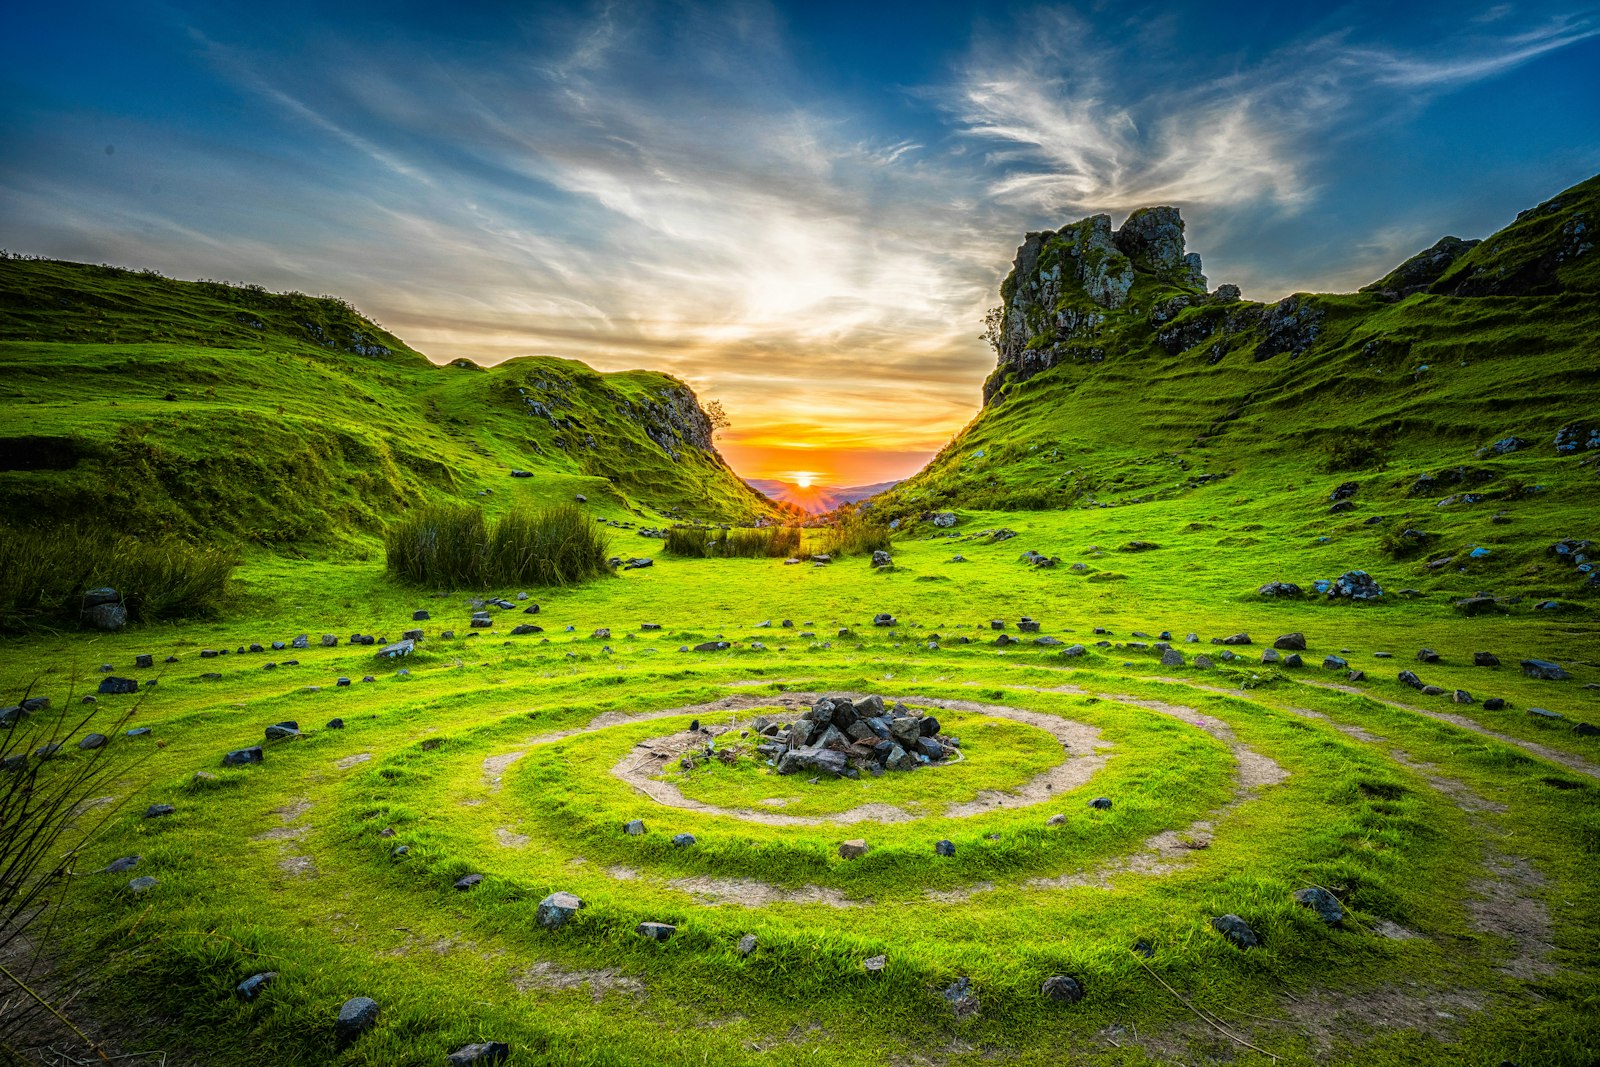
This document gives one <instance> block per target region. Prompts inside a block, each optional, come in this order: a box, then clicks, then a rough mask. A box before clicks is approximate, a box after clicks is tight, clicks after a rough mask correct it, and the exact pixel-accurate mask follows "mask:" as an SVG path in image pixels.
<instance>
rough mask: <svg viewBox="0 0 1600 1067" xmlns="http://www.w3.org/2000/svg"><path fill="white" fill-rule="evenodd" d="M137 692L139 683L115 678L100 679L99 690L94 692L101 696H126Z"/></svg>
mask: <svg viewBox="0 0 1600 1067" xmlns="http://www.w3.org/2000/svg"><path fill="white" fill-rule="evenodd" d="M138 691H139V683H138V682H136V681H134V680H133V679H132V678H117V677H115V676H113V677H110V678H102V679H100V688H99V689H98V690H96V692H98V693H100V695H102V696H106V695H111V696H126V695H128V694H129V693H137V692H138Z"/></svg>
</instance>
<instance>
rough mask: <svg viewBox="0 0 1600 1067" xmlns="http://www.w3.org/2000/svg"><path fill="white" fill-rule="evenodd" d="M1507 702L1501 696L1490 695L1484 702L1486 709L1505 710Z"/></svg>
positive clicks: (1484, 708)
mask: <svg viewBox="0 0 1600 1067" xmlns="http://www.w3.org/2000/svg"><path fill="white" fill-rule="evenodd" d="M1505 707H1506V702H1505V700H1504V699H1502V698H1500V697H1490V698H1489V699H1488V700H1485V701H1484V702H1483V710H1484V711H1504V710H1505Z"/></svg>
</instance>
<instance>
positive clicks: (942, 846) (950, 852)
mask: <svg viewBox="0 0 1600 1067" xmlns="http://www.w3.org/2000/svg"><path fill="white" fill-rule="evenodd" d="M933 852H934V855H936V856H954V855H955V854H956V846H955V842H953V841H950V840H944V841H935V842H934V843H933Z"/></svg>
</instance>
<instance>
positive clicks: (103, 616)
mask: <svg viewBox="0 0 1600 1067" xmlns="http://www.w3.org/2000/svg"><path fill="white" fill-rule="evenodd" d="M83 621H84V622H86V623H88V624H89V625H90V626H93V627H94V628H95V629H96V630H104V631H106V632H107V633H112V632H115V631H117V630H120V629H122V628H123V627H124V626H126V625H128V609H127V608H125V607H123V606H122V605H121V604H96V605H94V606H93V607H87V608H84V609H83Z"/></svg>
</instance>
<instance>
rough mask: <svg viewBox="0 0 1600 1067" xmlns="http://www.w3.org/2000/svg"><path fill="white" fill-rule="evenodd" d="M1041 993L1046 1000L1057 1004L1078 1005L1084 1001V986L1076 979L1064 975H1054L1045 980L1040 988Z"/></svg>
mask: <svg viewBox="0 0 1600 1067" xmlns="http://www.w3.org/2000/svg"><path fill="white" fill-rule="evenodd" d="M1039 993H1040V995H1041V996H1043V997H1044V999H1046V1000H1053V1001H1055V1002H1056V1003H1057V1004H1076V1003H1078V1001H1080V1000H1082V999H1083V986H1082V985H1081V984H1079V982H1078V980H1077V979H1076V978H1071V977H1068V976H1067V975H1064V974H1054V975H1051V976H1050V977H1049V978H1046V979H1045V980H1044V984H1043V985H1041V986H1040V987H1039Z"/></svg>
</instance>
